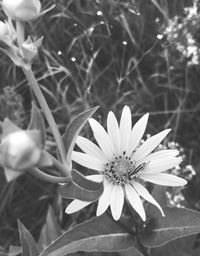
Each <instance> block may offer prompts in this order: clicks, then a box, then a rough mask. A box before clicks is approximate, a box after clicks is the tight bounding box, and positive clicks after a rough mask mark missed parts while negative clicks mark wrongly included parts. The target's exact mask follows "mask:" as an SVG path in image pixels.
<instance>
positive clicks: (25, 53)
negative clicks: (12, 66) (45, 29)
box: [21, 36, 43, 66]
mask: <svg viewBox="0 0 200 256" xmlns="http://www.w3.org/2000/svg"><path fill="white" fill-rule="evenodd" d="M42 39H43V38H42V37H41V38H40V39H38V40H37V41H35V42H33V41H32V39H31V38H30V36H29V37H28V39H27V40H26V41H25V42H23V43H22V45H21V51H22V58H23V60H24V62H25V63H26V64H27V65H28V66H30V65H31V64H32V60H33V59H34V58H35V57H36V56H37V54H38V48H39V47H40V46H41V44H42Z"/></svg>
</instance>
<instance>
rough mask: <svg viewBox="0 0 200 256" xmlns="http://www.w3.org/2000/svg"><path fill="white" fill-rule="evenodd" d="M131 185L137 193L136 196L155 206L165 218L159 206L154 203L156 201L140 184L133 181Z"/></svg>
mask: <svg viewBox="0 0 200 256" xmlns="http://www.w3.org/2000/svg"><path fill="white" fill-rule="evenodd" d="M132 184H133V187H134V189H135V190H136V191H137V192H138V194H139V195H140V196H141V197H143V198H144V199H145V200H147V201H148V202H150V203H151V204H154V205H155V206H157V207H158V209H159V210H160V212H161V214H162V216H165V214H164V212H163V210H162V208H161V207H160V205H159V204H158V203H157V202H156V200H155V199H154V198H153V197H152V195H151V194H150V193H149V191H148V190H147V189H146V188H145V187H144V186H142V185H141V184H139V183H137V182H135V181H133V182H132Z"/></svg>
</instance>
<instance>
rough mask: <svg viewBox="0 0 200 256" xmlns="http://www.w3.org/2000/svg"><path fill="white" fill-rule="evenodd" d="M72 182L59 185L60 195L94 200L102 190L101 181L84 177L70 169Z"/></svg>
mask: <svg viewBox="0 0 200 256" xmlns="http://www.w3.org/2000/svg"><path fill="white" fill-rule="evenodd" d="M71 174H72V180H73V181H72V182H71V183H68V184H65V185H63V186H61V187H60V190H59V191H60V194H61V196H62V197H65V198H70V199H79V200H82V201H88V202H92V201H96V200H97V199H98V198H99V197H100V196H101V194H102V192H103V183H102V182H101V183H99V182H94V181H91V180H89V179H86V178H85V177H84V176H83V175H82V174H80V173H79V172H78V171H76V170H72V173H71Z"/></svg>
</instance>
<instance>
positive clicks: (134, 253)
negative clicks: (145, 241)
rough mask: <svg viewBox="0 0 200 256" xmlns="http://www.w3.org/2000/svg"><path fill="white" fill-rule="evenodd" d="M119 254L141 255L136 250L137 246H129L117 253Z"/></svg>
mask: <svg viewBox="0 0 200 256" xmlns="http://www.w3.org/2000/svg"><path fill="white" fill-rule="evenodd" d="M119 255H120V256H143V254H142V253H141V252H140V251H138V249H137V248H135V247H131V248H129V249H128V250H125V251H122V252H120V253H119Z"/></svg>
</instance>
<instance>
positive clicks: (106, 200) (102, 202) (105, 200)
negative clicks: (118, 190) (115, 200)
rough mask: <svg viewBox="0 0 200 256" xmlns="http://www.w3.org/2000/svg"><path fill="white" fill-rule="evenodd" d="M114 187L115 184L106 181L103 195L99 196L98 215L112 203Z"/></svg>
mask: <svg viewBox="0 0 200 256" xmlns="http://www.w3.org/2000/svg"><path fill="white" fill-rule="evenodd" d="M112 189H113V185H112V184H110V183H108V182H106V181H105V182H104V191H103V194H102V195H101V197H100V198H99V202H98V206H97V212H96V215H97V216H99V215H101V214H103V213H104V212H105V211H106V210H107V209H108V206H109V204H110V195H111V192H112Z"/></svg>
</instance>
